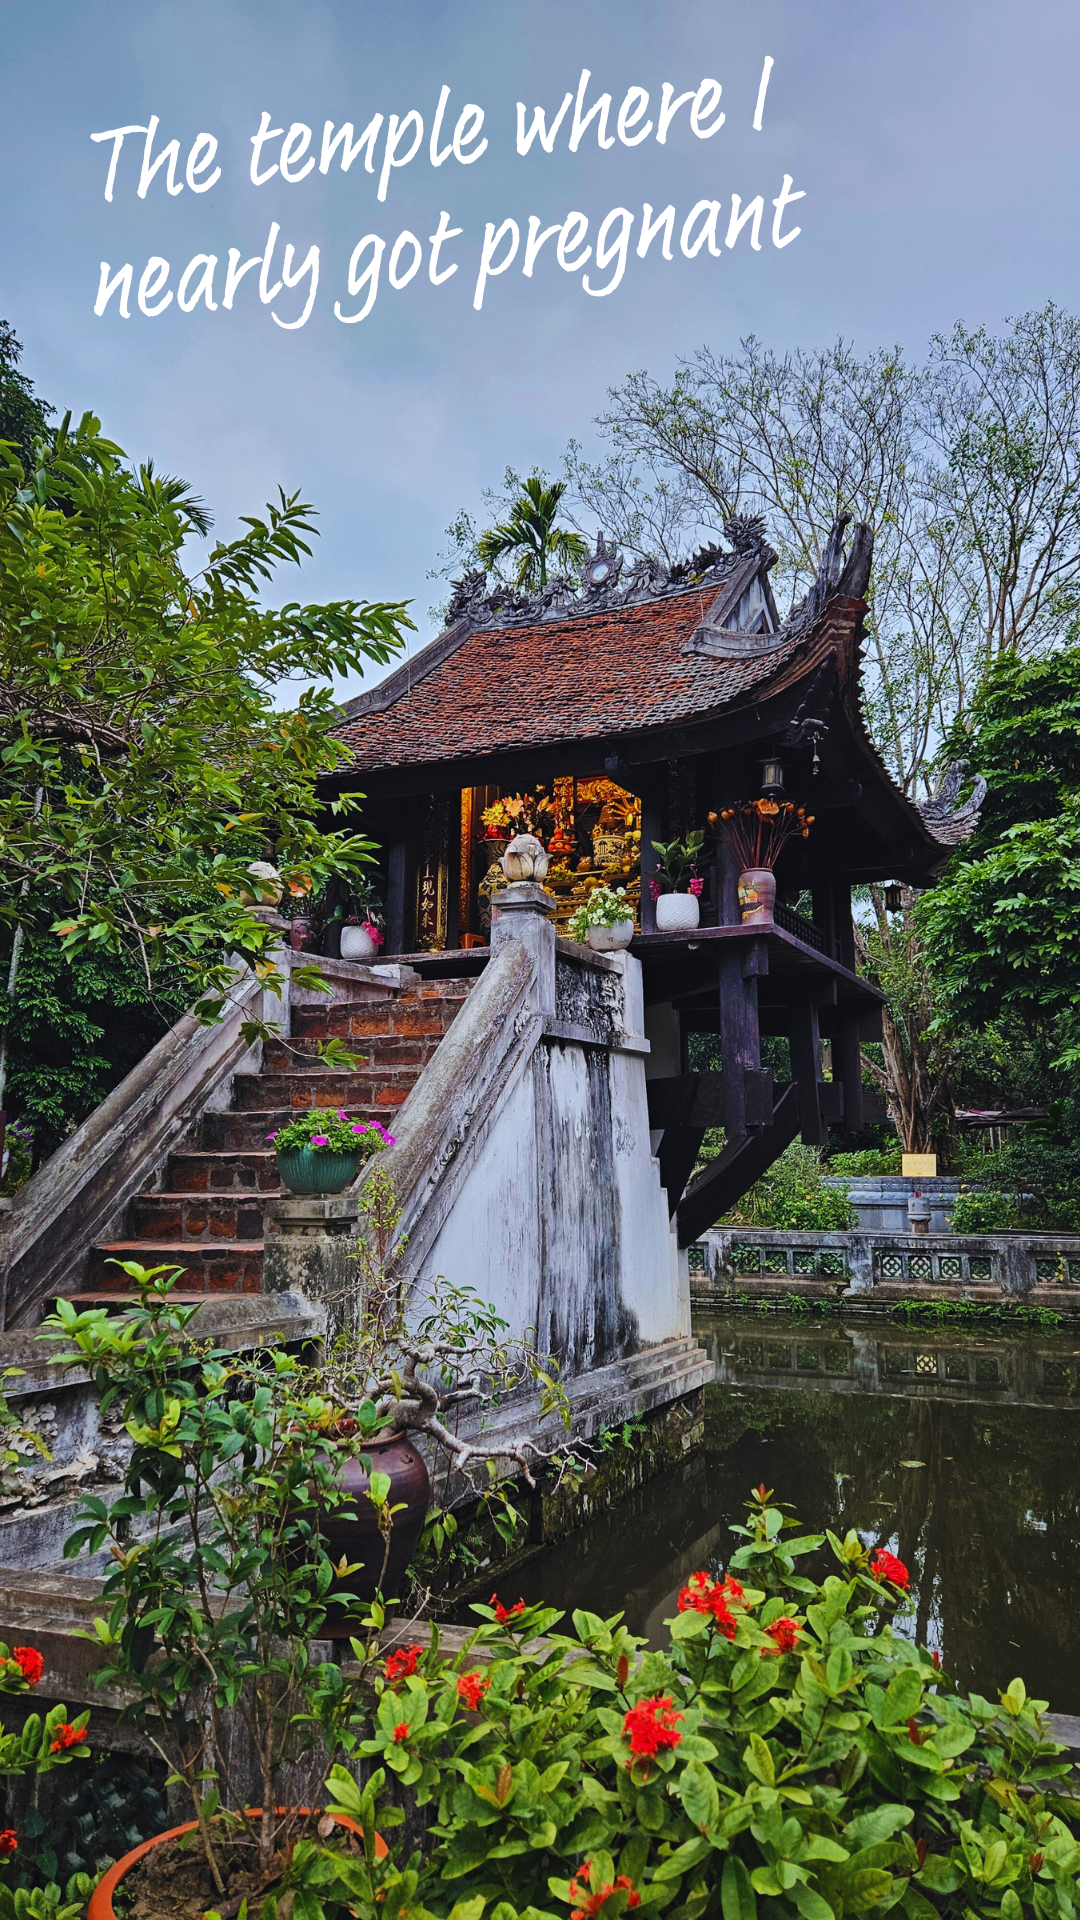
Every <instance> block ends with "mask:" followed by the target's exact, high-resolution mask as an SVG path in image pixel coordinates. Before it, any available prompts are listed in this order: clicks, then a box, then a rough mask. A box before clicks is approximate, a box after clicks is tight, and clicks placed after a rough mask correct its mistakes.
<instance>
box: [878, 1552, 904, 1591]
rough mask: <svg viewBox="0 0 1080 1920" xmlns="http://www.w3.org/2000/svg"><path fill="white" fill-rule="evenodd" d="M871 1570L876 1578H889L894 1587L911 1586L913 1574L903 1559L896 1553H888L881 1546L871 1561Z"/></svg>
mask: <svg viewBox="0 0 1080 1920" xmlns="http://www.w3.org/2000/svg"><path fill="white" fill-rule="evenodd" d="M870 1571H871V1573H872V1574H873V1576H874V1579H875V1580H889V1581H891V1583H892V1585H893V1586H894V1587H909V1586H910V1585H911V1575H910V1573H909V1572H908V1570H907V1568H906V1567H905V1565H904V1563H903V1561H902V1560H898V1559H897V1557H896V1555H895V1553H887V1552H886V1550H885V1548H884V1547H879V1548H878V1550H877V1552H876V1553H875V1555H874V1558H873V1560H872V1561H871V1563H870Z"/></svg>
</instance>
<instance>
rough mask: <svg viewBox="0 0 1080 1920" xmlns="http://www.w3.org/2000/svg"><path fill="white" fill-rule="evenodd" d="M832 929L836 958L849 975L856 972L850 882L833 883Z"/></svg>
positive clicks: (837, 881) (839, 881)
mask: <svg viewBox="0 0 1080 1920" xmlns="http://www.w3.org/2000/svg"><path fill="white" fill-rule="evenodd" d="M833 929H834V933H835V937H836V958H837V959H838V960H839V962H840V965H841V966H842V967H846V968H847V970H848V972H849V973H855V972H856V971H857V969H856V966H855V927H854V925H853V923H852V918H851V882H850V881H849V880H834V881H833Z"/></svg>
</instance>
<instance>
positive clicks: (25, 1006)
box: [0, 926, 190, 1171]
mask: <svg viewBox="0 0 1080 1920" xmlns="http://www.w3.org/2000/svg"><path fill="white" fill-rule="evenodd" d="M10 944H11V943H10V939H8V940H7V941H4V940H3V936H2V934H0V980H6V978H7V967H8V954H5V953H4V952H3V948H4V947H5V946H6V947H7V948H8V951H9V952H10ZM189 998H190V989H189V988H188V987H187V985H186V983H185V982H184V980H183V977H182V975H181V973H180V971H179V969H177V968H174V967H170V966H169V965H168V962H167V961H166V962H165V963H163V965H162V966H161V968H160V969H159V970H158V972H157V973H156V974H155V976H154V990H153V994H152V995H151V994H150V992H149V991H148V990H147V986H146V981H145V979H144V978H143V977H142V975H141V974H139V973H136V972H135V971H134V970H133V969H132V967H131V966H130V964H129V963H128V961H127V960H126V958H124V957H123V956H122V955H117V954H112V953H109V952H105V951H102V950H100V949H99V950H97V951H91V952H89V953H85V954H81V955H79V956H78V957H76V958H75V959H73V960H71V961H68V960H66V959H65V957H64V955H63V953H62V952H61V949H60V943H59V941H58V940H57V939H56V936H55V934H52V933H50V932H49V931H48V927H47V926H42V927H38V928H35V929H34V930H33V931H31V932H28V933H27V935H26V937H25V939H24V941H23V947H22V955H21V959H20V963H19V971H18V976H17V978H16V982H15V993H14V996H13V999H12V1001H11V1002H10V1003H8V1002H7V999H6V996H5V995H4V994H3V992H2V990H0V1008H3V1009H4V1012H5V1014H6V1017H7V1021H8V1076H7V1086H6V1090H5V1104H6V1105H7V1106H8V1108H9V1110H10V1111H12V1112H15V1113H18V1114H21V1115H22V1117H23V1119H24V1120H25V1121H27V1122H28V1123H29V1125H30V1126H31V1127H32V1129H33V1133H34V1143H35V1147H36V1151H37V1157H38V1160H39V1161H40V1160H42V1159H46V1158H47V1157H48V1155H49V1154H50V1153H52V1152H54V1151H55V1149H56V1148H57V1147H58V1146H59V1145H60V1142H61V1141H62V1140H63V1139H64V1138H65V1137H66V1135H67V1134H69V1133H70V1132H71V1131H72V1129H73V1128H74V1127H77V1126H78V1125H79V1122H80V1121H82V1120H85V1119H86V1116H87V1115H88V1114H89V1113H92V1112H93V1110H94V1108H95V1107H96V1106H99V1105H100V1103H101V1101H102V1100H103V1099H104V1098H105V1095H106V1094H107V1093H109V1092H110V1091H111V1089H112V1088H113V1087H115V1086H117V1085H118V1084H119V1082H120V1081H121V1080H122V1079H123V1078H124V1075H125V1074H126V1073H130V1071H131V1069H132V1068H133V1067H134V1066H136V1065H137V1064H138V1062H139V1061H140V1060H141V1059H142V1057H143V1055H144V1054H146V1053H148V1052H149V1050H150V1048H151V1047H152V1046H154V1045H155V1043H156V1042H157V1041H158V1040H160V1039H161V1037H162V1035H163V1034H165V1033H167V1032H168V1030H169V1028H170V1027H171V1026H172V1024H173V1022H174V1021H175V1020H177V1019H178V1018H179V1016H180V1014H181V1013H182V1012H183V1011H184V1009H185V1007H186V1006H187V1005H188V1003H189ZM2 1017H3V1016H2V1015H0V1018H2ZM27 1171H29V1169H27Z"/></svg>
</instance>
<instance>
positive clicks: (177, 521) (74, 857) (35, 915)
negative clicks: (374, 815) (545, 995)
mask: <svg viewBox="0 0 1080 1920" xmlns="http://www.w3.org/2000/svg"><path fill="white" fill-rule="evenodd" d="M4 459H5V461H6V464H4V465H3V466H2V468H0V683H2V684H3V685H4V686H6V687H7V688H8V689H9V690H11V691H9V694H8V696H7V698H6V700H5V703H4V712H3V718H2V724H0V742H2V744H0V901H2V904H0V918H2V919H3V920H4V921H5V922H6V923H7V924H8V925H9V926H12V925H14V924H15V923H16V922H19V923H25V924H27V925H29V926H31V927H43V926H44V927H50V926H51V930H52V933H53V934H54V936H55V937H56V938H57V939H58V941H59V943H60V945H61V948H62V951H63V953H64V954H65V956H66V957H67V958H69V959H75V958H79V957H86V956H92V955H95V954H97V953H110V954H113V955H116V956H123V957H124V959H125V961H126V963H127V965H128V967H129V969H130V970H131V972H132V973H133V974H135V975H137V976H141V978H142V979H143V980H144V982H145V985H146V989H147V992H148V993H149V992H150V991H151V989H152V984H153V981H154V978H155V976H157V975H158V974H159V973H160V972H161V971H162V970H163V969H168V968H172V969H176V970H178V971H179V972H180V973H181V974H182V976H183V978H184V980H185V982H186V985H187V996H186V997H187V1000H188V1003H189V1004H190V1003H191V1001H193V1000H195V999H196V997H197V996H198V995H199V994H200V993H202V994H205V995H207V996H208V997H207V999H206V1000H204V1002H203V1003H202V1011H203V1013H204V1014H205V1015H206V1017H214V1015H215V1014H216V1012H217V1011H218V1010H219V1008H220V995H221V992H222V991H223V989H224V988H225V987H226V986H227V984H228V983H229V981H230V980H231V979H232V977H233V971H232V968H233V958H232V957H233V956H234V955H237V954H238V955H240V956H242V957H246V958H247V959H249V960H250V961H252V962H253V963H254V964H256V965H263V964H264V963H265V961H266V956H267V954H268V952H269V950H270V948H271V947H272V945H273V941H274V938H275V936H274V934H273V932H272V930H271V929H270V928H269V927H268V926H267V925H266V923H265V921H264V920H262V919H260V918H259V916H258V914H257V913H255V912H253V911H252V907H251V904H250V901H251V881H250V877H249V875H248V872H247V868H248V866H249V864H250V863H251V861H252V860H253V859H257V858H265V856H266V854H267V853H268V852H270V853H272V854H273V856H274V860H275V862H276V865H277V867H278V868H279V869H280V871H281V873H282V875H283V877H284V881H285V884H286V886H287V887H288V888H289V889H290V890H291V891H293V892H295V893H298V894H307V893H310V892H311V891H312V890H313V889H317V888H319V887H322V886H323V885H325V883H326V882H327V880H329V879H330V878H331V877H332V876H334V875H338V876H342V877H348V876H349V875H350V874H352V873H354V872H356V871H358V870H359V869H360V868H362V866H363V864H364V863H365V861H367V860H368V859H369V857H370V842H369V841H367V840H366V839H364V837H363V836H362V835H358V834H354V833H349V832H344V831H329V832H328V831H326V830H325V829H324V827H323V826H322V825H321V823H320V818H319V815H320V808H319V805H318V803H317V800H316V793H315V783H316V780H317V778H318V776H319V774H320V773H322V772H326V771H329V770H330V769H332V768H334V767H337V766H339V765H340V764H341V763H342V761H343V759H344V750H343V749H342V748H341V746H340V745H339V744H338V743H337V742H335V741H334V740H332V739H331V737H330V733H329V729H330V727H331V726H332V725H333V723H334V721H335V719H336V718H337V717H338V710H337V708H336V706H335V704H334V702H333V700H332V698H331V695H330V691H329V687H328V686H323V687H322V688H321V689H319V690H313V691H308V692H305V693H304V694H303V695H302V696H301V698H300V701H299V703H298V705H297V706H296V707H295V708H293V709H292V710H291V711H285V710H284V709H283V708H282V707H281V706H280V705H279V704H277V701H276V697H275V696H276V695H277V693H278V690H279V689H280V688H281V687H282V686H283V685H284V683H286V682H287V681H288V680H289V679H290V678H291V677H292V676H295V675H302V676H303V677H304V678H305V679H314V680H316V681H327V680H329V679H330V677H331V676H333V675H335V674H340V673H346V672H359V671H362V670H363V667H364V665H365V664H366V663H369V662H371V661H375V662H377V663H380V664H381V663H385V662H387V661H389V660H390V659H391V658H392V657H393V655H394V654H395V653H396V652H397V651H398V650H399V648H400V647H401V645H402V633H403V629H404V628H405V627H407V626H409V625H411V622H410V621H409V620H408V618H407V616H406V614H405V609H404V607H403V606H400V605H385V604H381V603H373V604H369V603H366V602H357V601H341V602H333V603H329V604H327V605H324V606H302V605H300V604H299V603H297V602H293V603H290V604H289V605H287V606H284V607H282V608H280V609H277V610H273V609H269V608H266V607H264V606H263V605H262V603H261V599H260V595H261V593H262V591H263V589H264V587H265V584H266V583H267V582H268V581H269V580H271V579H272V577H273V575H274V573H275V571H276V569H277V568H278V567H279V566H281V565H286V564H297V563H299V562H300V561H301V559H302V558H303V556H304V555H305V554H307V553H309V552H310V550H311V549H310V540H311V537H312V536H313V534H314V532H315V528H314V515H313V512H312V509H311V508H310V507H308V506H306V505H304V504H303V503H302V502H301V501H300V499H299V497H298V496H297V495H296V494H293V495H291V496H288V497H287V496H286V495H285V494H283V493H282V494H280V496H279V499H278V501H277V502H276V503H271V504H270V505H269V506H268V507H267V509H266V515H265V518H264V519H258V518H253V517H246V518H245V519H244V521H243V523H242V524H243V528H244V531H243V533H242V534H241V536H240V538H239V539H237V540H233V541H231V542H227V543H222V542H219V543H218V544H217V545H216V546H214V547H213V549H212V550H211V552H210V555H209V557H208V559H207V561H206V564H205V566H204V567H203V568H202V569H201V571H199V572H198V573H189V572H188V571H187V569H186V566H185V560H184V549H185V543H186V542H187V541H188V539H189V537H190V536H191V535H193V534H196V533H200V532H202V531H204V530H205V528H206V526H207V524H208V521H207V516H206V515H205V513H204V512H203V510H202V509H201V507H200V505H199V503H198V502H195V501H193V500H192V499H191V498H190V496H189V495H188V494H187V493H186V491H185V489H184V488H183V486H182V484H181V483H180V482H178V481H174V480H169V479H163V478H161V477H160V476H158V475H157V474H155V473H154V471H153V469H152V467H150V466H145V467H142V468H140V469H139V470H138V471H137V472H136V471H134V470H133V469H132V468H131V467H130V466H129V464H128V463H127V461H126V458H125V456H124V454H123V453H122V451H121V450H120V448H118V447H116V446H115V445H114V444H113V443H112V442H110V441H108V440H106V439H104V438H103V437H102V435H101V431H100V424H99V422H98V421H97V420H95V419H94V417H93V416H92V415H90V414H87V415H85V416H84V418H83V420H82V421H81V422H80V424H79V425H78V427H76V428H72V427H71V426H70V422H69V421H68V420H65V421H64V423H63V425H62V426H61V427H60V429H59V430H58V431H57V433H56V434H55V435H54V436H53V437H52V439H51V440H50V441H49V442H48V443H46V442H44V441H39V442H38V444H37V446H36V449H35V458H34V461H33V462H31V463H27V464H26V465H25V466H24V465H23V464H22V463H21V462H20V461H19V460H18V459H16V458H15V456H14V455H5V456H4ZM354 799H355V796H347V797H343V799H342V801H340V802H339V803H335V804H336V805H341V806H346V805H348V804H350V802H351V801H352V800H354ZM266 977H267V981H268V984H270V985H271V986H273V985H275V984H277V978H276V974H275V972H274V970H273V968H272V966H270V965H268V966H267V973H266Z"/></svg>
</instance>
